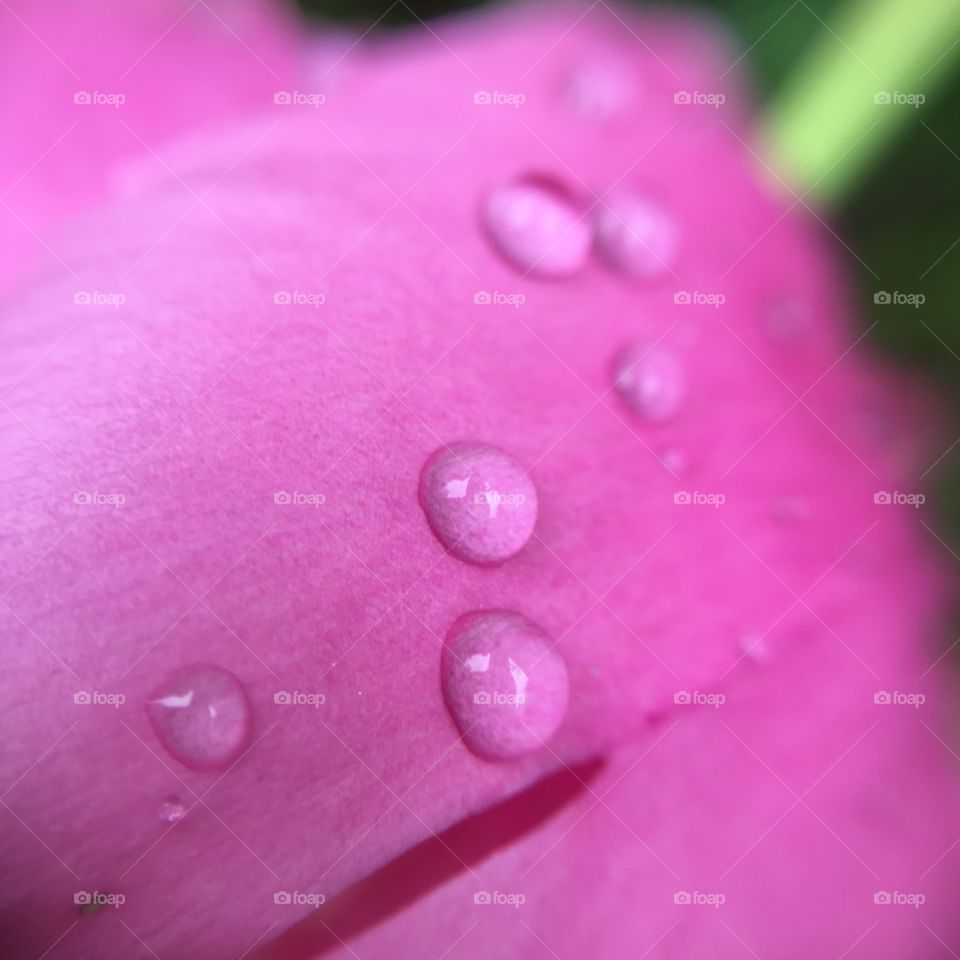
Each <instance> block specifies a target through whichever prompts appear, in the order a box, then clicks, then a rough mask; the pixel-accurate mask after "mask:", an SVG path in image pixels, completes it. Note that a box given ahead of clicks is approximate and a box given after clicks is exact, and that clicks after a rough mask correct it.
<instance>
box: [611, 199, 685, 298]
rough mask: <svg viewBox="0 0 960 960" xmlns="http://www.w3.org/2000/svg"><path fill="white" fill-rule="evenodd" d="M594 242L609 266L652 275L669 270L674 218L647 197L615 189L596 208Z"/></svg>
mask: <svg viewBox="0 0 960 960" xmlns="http://www.w3.org/2000/svg"><path fill="white" fill-rule="evenodd" d="M596 242H597V249H598V250H599V252H600V255H601V256H602V257H603V258H604V259H605V260H606V261H607V263H609V264H610V265H611V266H612V267H615V268H616V269H617V270H622V271H623V272H624V273H626V274H628V275H629V276H631V277H638V278H640V279H652V278H654V277H659V276H661V275H662V274H664V273H668V272H670V271H672V269H673V262H674V259H675V257H676V253H677V247H678V245H679V231H678V229H677V224H676V221H675V220H674V218H673V217H672V216H671V215H670V214H669V213H667V211H666V210H664V209H663V207H661V206H660V205H659V204H658V203H656V202H655V201H654V200H652V199H651V198H650V197H647V196H645V195H643V194H640V193H637V192H635V191H632V190H616V191H614V192H613V193H611V194H610V195H608V196H607V197H605V198H604V199H603V201H602V202H601V203H600V204H599V206H598V208H597V218H596Z"/></svg>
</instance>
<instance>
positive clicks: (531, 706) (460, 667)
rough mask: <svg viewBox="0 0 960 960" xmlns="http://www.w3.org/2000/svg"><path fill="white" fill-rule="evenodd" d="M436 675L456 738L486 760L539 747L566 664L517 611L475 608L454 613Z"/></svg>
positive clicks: (564, 691) (554, 719) (562, 708)
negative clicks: (457, 615) (456, 616)
mask: <svg viewBox="0 0 960 960" xmlns="http://www.w3.org/2000/svg"><path fill="white" fill-rule="evenodd" d="M441 676H442V682H443V696H444V700H445V701H446V704H447V708H448V709H449V711H450V714H451V716H452V717H453V720H454V722H455V723H456V725H457V728H458V729H459V730H460V733H461V734H462V735H463V739H464V742H465V743H466V744H467V746H468V747H469V748H470V749H471V750H472V751H473V752H474V753H476V754H478V755H479V756H482V757H486V758H487V759H507V758H510V757H518V756H521V755H523V754H525V753H531V752H532V751H534V750H537V749H539V748H540V747H542V746H543V745H544V744H545V743H546V742H547V741H548V740H550V738H551V737H552V736H553V734H554V733H555V732H556V730H557V728H558V727H559V726H560V723H561V721H562V720H563V716H564V713H565V712H566V708H567V698H568V694H569V681H568V679H567V668H566V664H565V663H564V662H563V658H562V657H561V656H560V654H559V653H558V652H557V651H556V649H555V648H553V646H552V644H551V641H550V639H549V637H547V635H546V634H545V633H544V632H543V631H542V630H541V629H540V628H539V627H538V626H536V624H534V623H531V622H530V621H529V620H527V619H526V617H523V616H521V615H520V614H518V613H512V612H510V611H507V610H480V611H475V612H473V613H468V614H466V615H465V616H463V617H461V618H460V619H459V620H458V621H457V622H456V623H455V624H454V625H453V627H452V628H451V630H450V633H449V634H448V636H447V641H446V645H445V647H444V651H443V661H442V666H441Z"/></svg>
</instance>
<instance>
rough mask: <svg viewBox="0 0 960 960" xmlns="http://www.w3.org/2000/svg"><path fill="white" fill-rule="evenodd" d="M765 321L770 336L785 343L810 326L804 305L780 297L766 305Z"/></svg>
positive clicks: (790, 298) (792, 299) (794, 338)
mask: <svg viewBox="0 0 960 960" xmlns="http://www.w3.org/2000/svg"><path fill="white" fill-rule="evenodd" d="M765 322H766V328H767V332H768V333H769V335H770V336H771V338H773V339H774V340H776V341H779V342H782V343H787V342H792V341H794V340H796V339H797V338H798V337H800V336H801V335H802V334H803V333H805V332H806V330H807V328H808V327H809V326H810V316H809V312H808V310H807V308H806V307H805V305H804V304H803V303H801V302H800V301H799V300H796V299H794V298H793V297H781V298H780V299H778V300H776V301H775V302H774V303H772V304H771V305H770V306H769V307H768V309H767V311H766V316H765Z"/></svg>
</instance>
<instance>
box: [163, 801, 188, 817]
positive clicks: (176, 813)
mask: <svg viewBox="0 0 960 960" xmlns="http://www.w3.org/2000/svg"><path fill="white" fill-rule="evenodd" d="M186 815H187V805H186V804H185V803H184V802H183V801H182V800H181V799H180V798H179V797H167V798H166V800H164V801H163V803H161V804H160V819H161V820H162V821H163V822H164V823H178V822H179V821H180V820H182V819H183V818H184V817H185V816H186Z"/></svg>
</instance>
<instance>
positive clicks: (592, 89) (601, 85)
mask: <svg viewBox="0 0 960 960" xmlns="http://www.w3.org/2000/svg"><path fill="white" fill-rule="evenodd" d="M635 97H636V84H635V80H634V77H633V76H632V75H631V73H630V71H629V70H628V69H627V67H626V66H625V65H624V64H623V63H620V62H615V61H610V62H606V61H602V60H596V61H593V62H591V63H584V64H581V65H580V66H579V67H577V68H576V69H575V70H573V71H572V72H571V73H570V76H569V78H568V80H567V84H566V98H567V101H568V103H569V104H570V106H571V107H572V108H573V110H574V111H575V112H576V113H577V114H579V115H580V116H581V117H584V118H586V119H587V120H592V121H594V122H597V123H603V122H606V121H608V120H612V119H613V118H614V117H616V116H617V115H618V114H621V113H623V112H624V110H626V108H627V107H628V106H629V105H630V104H631V103H632V101H633V100H634V99H635Z"/></svg>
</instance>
